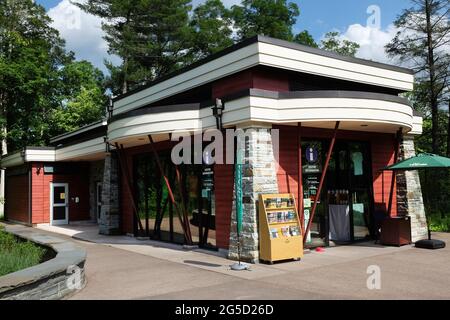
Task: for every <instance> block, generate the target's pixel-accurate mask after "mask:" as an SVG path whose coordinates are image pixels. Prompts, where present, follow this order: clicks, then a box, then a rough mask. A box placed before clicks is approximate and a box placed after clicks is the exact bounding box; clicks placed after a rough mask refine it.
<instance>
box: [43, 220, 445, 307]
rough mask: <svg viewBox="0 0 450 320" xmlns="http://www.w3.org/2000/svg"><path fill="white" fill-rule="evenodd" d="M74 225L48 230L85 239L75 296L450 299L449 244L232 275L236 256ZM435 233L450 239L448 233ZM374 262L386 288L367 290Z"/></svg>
mask: <svg viewBox="0 0 450 320" xmlns="http://www.w3.org/2000/svg"><path fill="white" fill-rule="evenodd" d="M49 228H50V227H47V228H46V229H47V230H49ZM57 228H60V229H66V228H67V227H62V228H61V227H57ZM71 228H72V231H70V232H69V231H67V230H56V229H55V228H54V227H51V230H52V232H59V233H64V232H66V233H72V237H74V238H77V239H83V241H76V242H78V244H79V245H82V246H84V247H85V248H86V250H87V251H88V259H87V267H86V272H87V277H88V284H87V287H86V288H85V289H84V290H83V291H81V292H80V293H78V294H77V295H76V296H74V297H73V298H75V299H98V298H100V299H102V298H112V299H236V298H238V299H325V298H327V299H450V268H448V262H449V261H450V250H449V249H448V248H446V249H444V250H438V251H429V250H423V249H416V248H414V247H412V246H405V247H401V248H396V247H382V246H374V245H373V243H365V244H359V245H352V246H341V247H335V248H327V249H326V251H325V252H324V253H316V252H313V253H310V254H307V255H305V257H304V259H302V261H300V262H287V263H279V264H275V265H265V264H258V265H252V267H251V270H252V271H244V272H235V271H231V270H230V269H229V265H230V264H232V263H233V262H232V261H230V260H227V259H225V258H224V257H221V256H218V255H214V254H210V253H205V252H203V251H201V250H194V251H186V250H183V249H182V247H181V246H177V245H172V244H164V243H161V242H156V241H148V240H147V241H140V240H136V239H134V238H130V237H126V236H117V237H109V236H101V235H98V233H97V231H96V230H97V229H96V227H95V226H71ZM74 229H77V231H76V232H75V231H73V230H74ZM434 236H435V237H436V238H440V239H442V240H445V241H447V242H448V243H450V235H449V234H436V235H434ZM371 265H376V266H379V267H380V269H381V281H382V289H381V290H369V289H368V288H367V285H366V282H367V278H368V274H367V268H368V267H369V266H371Z"/></svg>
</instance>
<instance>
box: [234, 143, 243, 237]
mask: <svg viewBox="0 0 450 320" xmlns="http://www.w3.org/2000/svg"><path fill="white" fill-rule="evenodd" d="M242 158H243V157H242V150H241V149H238V151H237V155H236V164H235V166H234V168H235V172H234V181H235V190H236V225H237V232H238V234H239V233H240V232H241V230H242V218H243V203H242V196H243V191H242Z"/></svg>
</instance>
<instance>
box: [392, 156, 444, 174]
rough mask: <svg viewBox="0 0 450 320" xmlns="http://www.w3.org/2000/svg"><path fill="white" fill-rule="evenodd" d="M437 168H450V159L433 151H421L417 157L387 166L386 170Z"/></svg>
mask: <svg viewBox="0 0 450 320" xmlns="http://www.w3.org/2000/svg"><path fill="white" fill-rule="evenodd" d="M436 168H450V159H449V158H445V157H441V156H438V155H435V154H431V153H421V154H419V155H417V156H416V157H412V158H410V159H406V160H403V161H401V162H398V163H396V164H394V165H392V166H389V167H387V168H385V170H392V171H397V170H399V171H400V170H420V169H436Z"/></svg>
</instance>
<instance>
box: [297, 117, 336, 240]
mask: <svg viewBox="0 0 450 320" xmlns="http://www.w3.org/2000/svg"><path fill="white" fill-rule="evenodd" d="M339 125H340V121H337V122H336V126H335V127H334V133H333V137H332V138H331V143H330V146H329V148H328V153H327V158H326V160H325V165H324V167H323V169H322V176H321V177H320V183H319V188H318V189H317V194H316V198H315V200H314V204H313V207H312V210H311V216H310V218H309V221H308V226H307V228H306V230H305V233H304V234H303V244H305V243H306V238H307V235H308V232H309V230H310V229H311V224H312V221H313V219H314V215H315V214H316V209H317V204H318V202H319V201H320V194H321V192H322V187H323V183H324V181H325V176H326V174H327V170H328V165H329V164H330V159H331V154H332V153H333V149H334V144H335V142H336V136H337V132H338V129H339Z"/></svg>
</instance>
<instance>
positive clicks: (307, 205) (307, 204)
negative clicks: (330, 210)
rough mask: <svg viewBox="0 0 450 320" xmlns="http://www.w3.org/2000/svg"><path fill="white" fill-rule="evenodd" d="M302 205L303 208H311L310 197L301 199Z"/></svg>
mask: <svg viewBox="0 0 450 320" xmlns="http://www.w3.org/2000/svg"><path fill="white" fill-rule="evenodd" d="M303 207H304V208H311V199H310V198H305V199H303ZM305 211H306V210H305Z"/></svg>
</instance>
